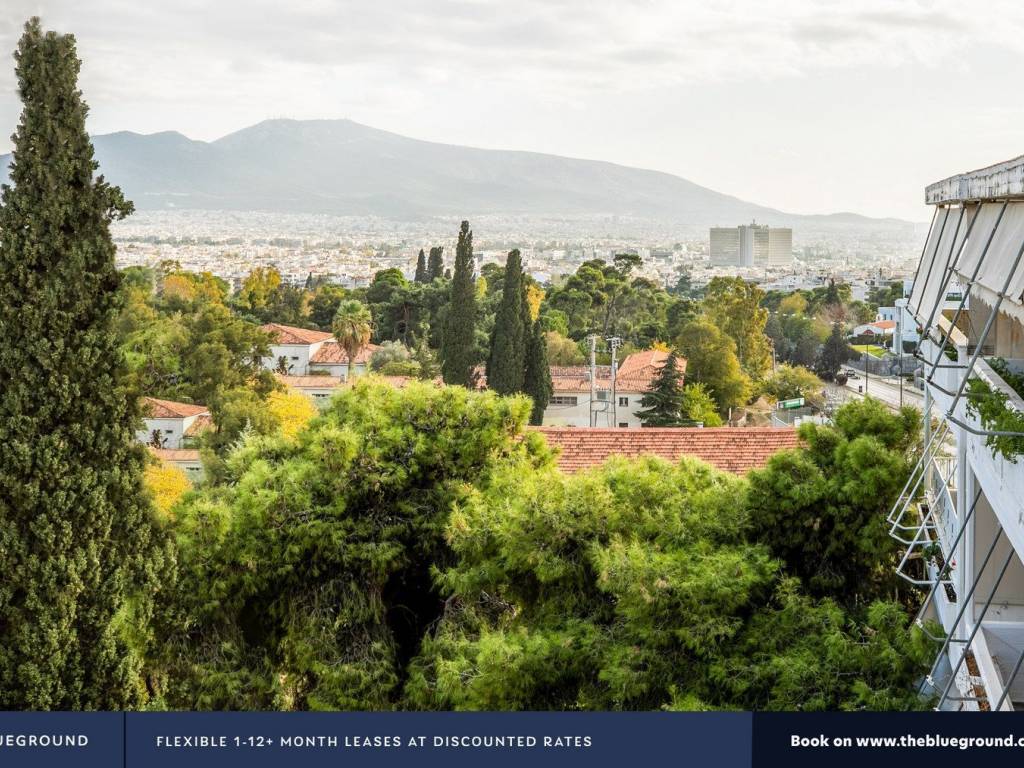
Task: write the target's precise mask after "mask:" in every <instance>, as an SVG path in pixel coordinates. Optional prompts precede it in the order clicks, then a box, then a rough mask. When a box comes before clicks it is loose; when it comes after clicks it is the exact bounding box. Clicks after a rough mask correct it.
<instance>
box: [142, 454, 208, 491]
mask: <svg viewBox="0 0 1024 768" xmlns="http://www.w3.org/2000/svg"><path fill="white" fill-rule="evenodd" d="M149 450H150V452H151V453H152V454H153V455H154V456H156V458H157V459H159V460H160V461H162V462H163V463H165V464H170V465H171V466H174V467H177V468H178V469H180V470H182V471H183V472H184V473H185V476H186V477H187V478H188V479H189V480H190V481H191V482H192V483H197V482H199V481H200V480H202V479H203V462H202V459H201V458H200V456H199V450H198V449H196V448H152V447H151V448H150V449H149Z"/></svg>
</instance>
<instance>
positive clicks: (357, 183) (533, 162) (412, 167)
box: [0, 120, 909, 228]
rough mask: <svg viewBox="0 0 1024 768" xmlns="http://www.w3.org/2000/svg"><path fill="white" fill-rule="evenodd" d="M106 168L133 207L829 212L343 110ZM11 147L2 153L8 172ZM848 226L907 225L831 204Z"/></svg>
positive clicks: (117, 159)
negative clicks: (441, 137)
mask: <svg viewBox="0 0 1024 768" xmlns="http://www.w3.org/2000/svg"><path fill="white" fill-rule="evenodd" d="M93 143H94V145H95V147H96V157H97V160H98V161H99V163H100V168H101V171H102V172H103V173H104V174H106V176H107V178H108V179H109V180H110V181H111V182H113V183H115V184H118V185H120V186H121V187H122V188H123V189H124V191H125V193H126V194H127V196H128V197H129V198H130V199H132V200H134V201H135V205H136V206H137V207H138V208H140V209H164V210H166V209H169V208H198V209H207V210H254V211H277V212H288V213H331V214H336V215H368V214H369V215H377V216H384V217H389V218H399V219H410V218H417V217H420V216H434V215H448V216H473V215H479V214H527V215H559V214H562V215H595V216H602V215H620V216H639V217H644V218H652V219H661V220H665V221H671V222H674V223H677V224H681V225H688V226H701V227H703V226H710V225H715V224H721V225H733V224H739V223H743V222H747V221H750V220H751V219H755V218H756V219H757V220H758V221H759V222H764V223H769V224H783V223H792V224H797V223H799V222H801V221H805V220H806V221H811V220H813V221H814V222H815V223H816V224H824V225H826V226H828V225H829V224H830V223H832V222H829V221H828V219H830V218H831V217H821V216H815V217H802V216H796V215H790V214H785V213H782V212H780V211H777V210H774V209H771V208H765V207H762V206H759V205H755V204H753V203H748V202H744V201H743V200H739V199H738V198H735V197H731V196H729V195H724V194H722V193H720V192H715V191H714V190H711V189H708V188H706V187H702V186H699V185H697V184H694V183H693V182H690V181H687V180H686V179H683V178H680V177H678V176H673V175H671V174H667V173H660V172H658V171H648V170H641V169H638V168H628V167H625V166H621V165H615V164H614V163H605V162H599V161H595V160H577V159H571V158H566V157H558V156H555V155H544V154H538V153H534V152H513V151H504V150H489V149H474V148H471V147H460V146H454V145H449V144H436V143H433V142H428V141H419V140H417V139H410V138H406V137H404V136H399V135H397V134H394V133H389V132H387V131H381V130H377V129H376V128H370V127H367V126H365V125H360V124H358V123H354V122H352V121H350V120H304V121H296V120H267V121H265V122H262V123H259V124H257V125H254V126H252V127H250V128H245V129H243V130H241V131H238V132H236V133H232V134H230V135H228V136H225V137H223V138H221V139H218V140H217V141H213V142H203V141H193V140H192V139H189V138H187V137H185V136H182V135H181V134H179V133H174V132H164V133H155V134H151V135H141V134H137V133H130V132H125V131H123V132H120V133H112V134H106V135H100V136H94V137H93ZM9 159H10V158H9V156H0V168H2V169H3V171H2V173H3V175H4V176H6V169H7V165H8V163H9ZM835 216H836V217H839V218H838V219H837V220H836V221H835V222H834V223H835V224H836V225H838V226H841V227H844V228H848V227H850V226H851V225H852V226H859V225H863V226H865V227H871V228H892V227H894V226H896V227H901V226H909V225H908V224H907V223H906V222H897V221H895V220H889V219H868V218H866V217H861V216H856V215H855V214H836V215H835Z"/></svg>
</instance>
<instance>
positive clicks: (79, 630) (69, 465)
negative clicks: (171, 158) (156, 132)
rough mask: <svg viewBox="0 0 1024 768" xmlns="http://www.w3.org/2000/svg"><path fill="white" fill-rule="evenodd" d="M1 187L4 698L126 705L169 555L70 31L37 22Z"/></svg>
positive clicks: (113, 196)
mask: <svg viewBox="0 0 1024 768" xmlns="http://www.w3.org/2000/svg"><path fill="white" fill-rule="evenodd" d="M15 57H16V60H17V78H18V94H19V96H20V97H21V100H22V102H23V104H24V110H23V112H22V115H21V121H20V123H19V125H18V129H17V132H16V133H15V135H14V156H13V161H12V164H11V170H10V178H11V182H12V184H13V186H10V187H9V186H6V185H5V186H4V188H3V193H2V197H0V276H2V279H0V561H2V563H3V577H2V579H0V709H33V710H35V709H64V710H67V709H121V708H127V707H137V706H139V705H141V704H143V703H144V702H145V700H146V697H147V694H146V689H145V687H144V685H143V684H142V678H141V674H140V658H139V652H140V650H141V649H142V646H143V645H144V642H145V635H144V632H145V630H144V627H145V623H146V619H147V617H148V615H149V608H150V601H149V596H150V595H151V591H152V589H153V588H154V584H155V582H156V574H157V570H158V569H159V568H160V566H161V562H162V559H163V556H162V549H161V546H160V544H159V542H160V536H159V535H158V533H157V532H156V530H155V528H154V523H153V520H152V511H151V507H150V503H149V501H148V499H147V495H146V492H145V491H144V490H143V487H142V471H143V462H144V453H145V452H144V449H143V448H142V447H141V446H140V445H138V444H136V442H135V434H134V432H135V425H136V422H137V420H138V417H139V411H138V406H137V404H136V400H135V399H134V398H133V397H130V396H128V394H127V393H126V390H125V386H124V385H125V376H124V374H125V369H124V365H123V361H122V359H121V356H120V354H119V352H118V348H117V339H116V335H115V333H114V321H115V317H116V313H117V310H118V306H117V304H118V290H117V289H118V283H119V277H118V274H117V271H116V270H115V267H114V245H113V243H112V241H111V239H110V233H109V223H110V221H111V220H113V219H117V218H122V217H124V216H126V215H128V214H129V213H130V212H131V210H132V206H131V204H130V203H128V202H126V201H125V200H124V198H123V197H122V196H121V192H120V190H118V189H117V188H116V187H111V186H109V185H108V184H107V183H106V182H105V181H104V180H103V177H102V176H100V177H95V178H94V176H93V172H94V171H95V170H96V168H97V164H96V162H95V160H94V159H93V148H92V144H91V143H90V140H89V136H88V134H87V133H86V130H85V116H86V106H85V104H84V103H83V102H82V99H81V94H80V92H79V91H78V90H77V77H78V71H79V60H78V57H77V54H76V51H75V41H74V38H73V37H71V36H66V35H57V34H55V33H53V32H47V33H44V32H43V31H42V29H41V28H40V25H39V20H38V19H32V20H30V21H29V22H28V24H26V26H25V32H24V35H23V36H22V38H21V41H20V43H19V45H18V50H17V53H16V56H15Z"/></svg>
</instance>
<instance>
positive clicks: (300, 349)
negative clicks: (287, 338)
mask: <svg viewBox="0 0 1024 768" xmlns="http://www.w3.org/2000/svg"><path fill="white" fill-rule="evenodd" d="M322 345H323V342H322V341H318V342H317V343H315V344H271V345H270V357H265V358H263V367H264V368H266V369H267V370H270V371H276V370H277V361H278V360H279V359H280V358H282V357H285V358H288V362H289V364H290V365H291V369H290V370H289V371H288V373H289V375H291V376H306V375H307V374H308V373H309V359H310V358H311V357H313V356H314V355H315V354H316V353H317V350H319V349H320V347H321V346H322Z"/></svg>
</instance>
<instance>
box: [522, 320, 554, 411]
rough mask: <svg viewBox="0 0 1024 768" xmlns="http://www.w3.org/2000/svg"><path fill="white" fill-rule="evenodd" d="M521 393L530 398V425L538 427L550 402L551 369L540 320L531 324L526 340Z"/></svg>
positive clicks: (551, 388) (551, 387)
mask: <svg viewBox="0 0 1024 768" xmlns="http://www.w3.org/2000/svg"><path fill="white" fill-rule="evenodd" d="M523 392H524V393H525V394H527V395H529V396H530V400H531V401H532V402H533V410H531V411H530V423H531V424H534V425H539V424H541V423H542V422H543V421H544V409H545V408H547V407H548V403H549V402H550V401H551V394H552V392H553V386H552V384H551V367H550V366H549V365H548V345H547V338H546V337H545V334H544V328H543V326H541V323H540V320H535V321H534V322H533V326H532V328H530V334H529V338H527V340H526V371H525V373H524V375H523Z"/></svg>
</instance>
